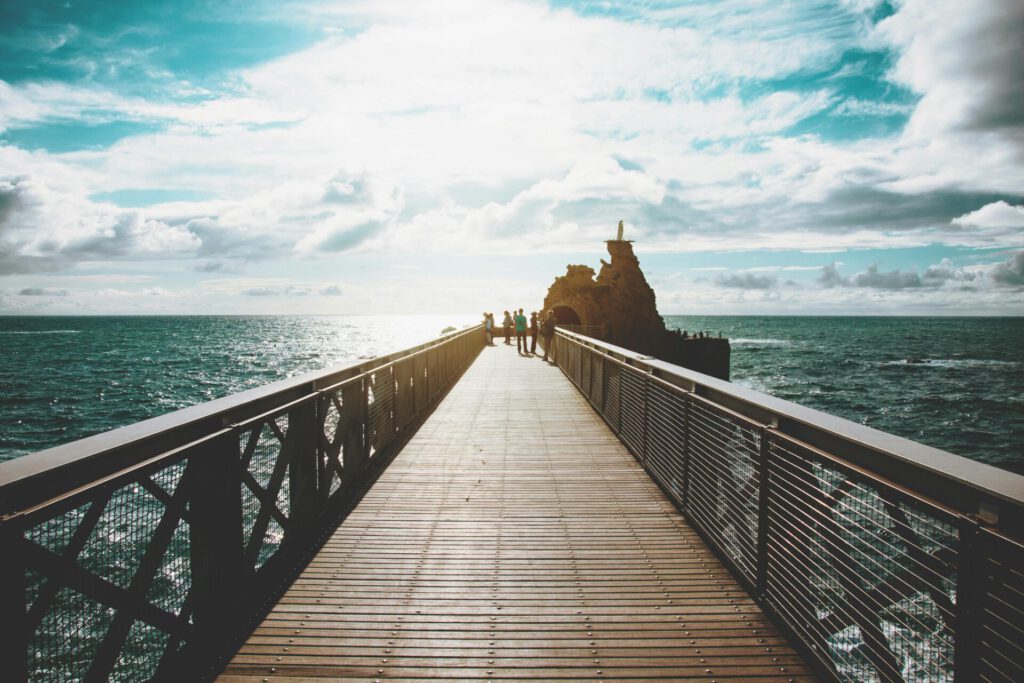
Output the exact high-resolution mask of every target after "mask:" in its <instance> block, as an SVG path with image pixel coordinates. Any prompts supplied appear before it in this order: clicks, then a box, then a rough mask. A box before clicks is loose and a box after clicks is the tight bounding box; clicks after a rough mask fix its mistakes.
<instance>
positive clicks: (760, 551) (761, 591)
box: [756, 426, 772, 599]
mask: <svg viewBox="0 0 1024 683" xmlns="http://www.w3.org/2000/svg"><path fill="white" fill-rule="evenodd" d="M771 434H772V432H771V427H767V426H765V427H761V444H760V446H761V447H760V450H759V452H758V464H757V467H758V473H757V478H758V482H757V483H758V486H757V589H756V597H757V598H758V599H763V598H764V597H765V595H766V594H767V592H768V500H769V499H768V493H769V490H768V486H769V479H768V456H769V454H770V452H771V444H770V442H769V439H771Z"/></svg>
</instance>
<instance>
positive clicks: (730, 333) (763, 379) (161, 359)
mask: <svg viewBox="0 0 1024 683" xmlns="http://www.w3.org/2000/svg"><path fill="white" fill-rule="evenodd" d="M473 322H475V316H461V317H460V316H442V317H432V316H391V317H366V316H351V317H326V316H325V317H300V316H280V317H225V316H209V317H203V316H199V317H46V318H40V317H0V345H2V347H3V362H2V364H0V459H7V458H11V457H16V456H18V455H22V454H25V453H29V452H32V451H36V450H41V449H43V448H48V447H51V446H55V445H58V444H61V443H65V442H67V441H72V440H74V439H78V438H82V437H84V436H88V435H90V434H95V433H98V432H101V431H105V430H107V429H112V428H114V427H118V426H122V425H125V424H130V423H132V422H136V421H138V420H142V419H145V418H148V417H153V416H155V415H160V414H163V413H166V412H169V411H172V410H176V409H178V408H182V407H185V406H188V405H192V404H194V403H199V402H202V401H206V400H210V399H213V398H216V397H219V396H224V395H227V394H230V393H234V392H237V391H241V390H244V389H248V388H251V387H254V386H258V385H260V384H265V383H267V382H271V381H274V380H277V379H281V378H283V377H287V376H291V375H295V374H299V373H302V372H306V371H309V370H316V369H321V368H326V367H330V366H331V365H335V364H337V363H340V362H343V361H346V360H350V359H354V358H359V357H372V356H376V355H380V354H384V353H386V352H388V351H393V350H397V349H401V348H405V347H408V346H411V345H414V344H417V343H419V342H422V341H426V340H427V339H430V338H432V337H435V336H437V335H438V334H439V333H440V331H441V329H442V328H444V327H446V326H449V325H454V326H457V327H461V326H462V325H465V324H470V323H473ZM666 323H667V324H668V325H669V326H670V327H678V328H680V329H686V330H689V331H691V332H693V331H696V330H705V331H710V332H712V333H714V334H716V335H717V334H718V333H719V332H721V333H722V334H723V336H727V337H729V338H730V339H731V340H732V378H733V381H734V382H736V383H738V384H741V385H743V386H746V387H750V388H752V389H756V390H758V391H763V392H766V393H769V394H773V395H775V396H778V397H780V398H784V399H787V400H790V401H794V402H796V403H800V404H803V405H806V406H809V407H812V408H817V409H819V410H823V411H826V412H829V413H834V414H836V415H840V416H842V417H845V418H848V419H850V420H853V421H856V422H861V423H864V424H868V425H870V426H872V427H875V428H878V429H882V430H884V431H888V432H893V433H895V434H899V435H901V436H905V437H907V438H910V439H914V440H915V441H920V442H922V443H926V444H929V445H932V446H937V447H939V448H943V449H945V450H948V451H951V452H953V453H957V454H959V455H963V456H965V457H969V458H973V459H976V460H980V461H983V462H987V463H990V464H994V465H998V466H1000V467H1004V468H1007V469H1010V470H1014V471H1017V472H1024V453H1022V451H1021V445H1020V444H1021V443H1022V437H1024V343H1022V339H1024V319H1022V318H891V317H885V318H881V317H880V318H849V317H834V318H832V317H754V316H722V317H709V316H667V317H666Z"/></svg>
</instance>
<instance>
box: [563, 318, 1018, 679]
mask: <svg viewBox="0 0 1024 683" xmlns="http://www.w3.org/2000/svg"><path fill="white" fill-rule="evenodd" d="M553 346H554V349H553V354H554V357H555V360H556V362H557V363H558V365H559V366H560V367H561V369H562V371H563V372H564V373H565V374H566V375H567V376H568V377H569V379H571V380H572V381H573V382H574V383H575V384H576V386H577V387H578V388H579V390H580V391H581V392H582V393H583V395H584V396H586V397H587V398H588V400H589V401H590V402H591V404H592V405H593V406H594V409H595V410H597V412H598V413H600V414H601V415H602V416H603V418H604V419H605V421H606V422H607V423H608V425H609V426H610V427H611V429H612V430H613V431H614V432H615V433H616V434H617V435H618V436H619V438H620V439H621V440H622V442H623V443H624V444H625V445H626V446H627V447H628V448H629V450H630V451H631V452H632V453H633V455H634V456H635V457H636V458H637V460H638V461H640V462H641V463H642V464H643V466H644V467H645V469H646V470H647V471H648V472H649V473H650V475H651V477H652V478H653V479H654V480H655V481H656V482H658V484H659V485H660V486H661V487H662V488H663V489H664V491H665V492H666V494H667V495H668V496H669V497H670V498H671V499H672V500H673V502H674V503H675V504H676V505H677V506H678V507H679V508H680V510H682V511H683V512H684V513H685V514H686V515H687V516H688V518H689V519H690V521H691V522H692V523H693V525H694V527H695V528H697V530H698V531H699V532H700V533H701V534H702V535H703V536H704V538H705V539H706V540H707V541H708V542H709V543H710V544H711V545H712V547H714V548H715V550H716V551H717V553H718V554H719V556H720V557H721V558H722V559H723V560H724V561H725V563H726V564H727V565H728V566H729V567H730V569H731V570H732V571H733V573H734V574H735V575H736V576H737V577H738V578H739V579H740V580H741V581H742V582H743V583H744V584H745V585H746V586H747V588H748V589H749V590H750V591H751V593H752V594H753V595H754V596H755V597H756V598H757V599H758V601H759V602H760V603H761V604H762V605H763V606H764V607H765V608H766V609H767V610H768V611H769V612H770V613H771V614H773V616H774V617H775V618H776V620H777V621H778V622H780V624H781V625H782V626H783V627H784V628H785V629H786V630H787V631H788V632H789V634H790V636H791V637H792V638H793V639H794V641H795V642H796V644H797V645H799V646H800V647H801V648H802V649H803V650H804V652H805V653H806V655H807V656H808V658H809V659H810V660H811V661H815V662H816V663H817V664H818V665H819V667H820V669H821V670H822V671H823V672H824V673H825V674H826V675H829V676H831V677H832V678H834V679H836V680H841V681H886V682H891V681H953V680H957V681H976V680H977V681H1022V680H1024V541H1022V538H1024V477H1021V476H1019V475H1016V474H1013V473H1010V472H1005V471H1003V470H999V469H996V468H993V467H990V466H988V465H984V464H981V463H977V462H973V461H969V460H966V459H964V458H960V457H958V456H954V455H952V454H950V453H946V452H944V451H940V450H938V449H934V448H930V447H928V446H924V445H922V444H918V443H914V442H912V441H908V440H906V439H902V438H900V437H896V436H894V435H891V434H885V433H883V432H879V431H877V430H874V429H870V428H868V427H865V426H863V425H858V424H854V423H852V422H849V421H847V420H843V419H841V418H838V417H835V416H832V415H827V414H824V413H821V412H818V411H815V410H811V409H809V408H804V407H803V406H799V405H796V404H793V403H789V402H787V401H783V400H780V399H776V398H774V397H771V396H767V395H765V394H760V393H758V392H754V391H750V390H747V389H743V388H741V387H737V386H735V385H732V384H730V383H729V382H725V381H722V380H718V379H715V378H713V377H709V376H707V375H702V374H700V373H697V372H693V371H690V370H687V369H685V368H681V367H678V366H674V365H671V364H668V363H664V362H661V361H658V360H656V359H653V358H651V357H650V356H642V355H639V354H636V353H633V352H630V351H628V350H626V349H622V348H619V347H615V346H612V345H609V344H604V343H602V342H599V341H597V340H594V339H592V338H587V337H584V336H580V335H577V334H573V333H571V332H567V331H566V330H559V331H558V333H557V335H556V337H555V339H554V343H553Z"/></svg>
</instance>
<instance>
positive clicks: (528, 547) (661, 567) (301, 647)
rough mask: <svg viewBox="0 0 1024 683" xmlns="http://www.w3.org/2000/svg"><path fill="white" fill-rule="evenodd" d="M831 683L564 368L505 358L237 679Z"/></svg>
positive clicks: (302, 583)
mask: <svg viewBox="0 0 1024 683" xmlns="http://www.w3.org/2000/svg"><path fill="white" fill-rule="evenodd" d="M323 678H331V679H332V680H383V679H387V680H420V681H422V680H447V681H451V680H493V681H498V680H520V681H522V680H619V681H625V680H647V679H656V678H661V679H672V680H686V679H691V680H703V681H710V680H718V679H719V678H721V679H727V680H729V681H733V682H735V681H743V680H749V681H755V680H756V681H764V680H783V681H785V680H800V681H810V680H816V679H815V677H814V674H813V671H812V670H811V669H810V668H809V667H808V666H807V665H806V664H805V663H804V662H803V661H802V660H801V658H800V657H799V656H798V655H797V654H796V652H794V651H793V649H792V648H791V647H789V645H788V644H787V643H786V640H785V639H784V638H783V636H782V635H781V634H780V633H779V631H778V630H777V629H776V628H775V627H774V626H773V625H772V623H771V622H770V621H769V620H768V619H767V618H766V617H765V615H764V614H763V613H762V612H761V610H760V608H758V606H757V605H756V604H755V603H754V601H753V600H752V599H751V598H750V596H749V595H748V594H747V593H746V592H744V591H743V590H742V589H741V588H740V586H739V585H738V584H737V583H736V582H735V580H733V579H732V578H731V576H730V575H729V573H728V571H726V570H725V568H724V567H723V566H722V564H721V563H720V562H719V561H718V560H717V559H716V558H715V556H714V555H713V554H712V553H711V552H710V551H709V550H708V548H707V547H706V546H705V544H704V543H703V542H702V541H701V539H700V538H699V537H698V536H697V534H696V533H695V532H694V531H693V530H692V529H691V528H690V527H689V526H688V525H687V523H686V521H685V520H684V519H683V517H682V516H681V515H680V514H679V513H678V512H677V511H676V510H675V508H674V507H673V505H672V503H671V502H670V501H669V500H668V499H667V498H665V496H664V495H663V493H662V492H661V490H660V489H659V488H658V486H657V485H656V484H655V483H654V482H653V481H651V479H650V478H649V477H648V476H647V474H646V473H645V472H644V471H643V469H642V468H641V467H640V465H638V464H637V462H636V461H635V460H634V458H633V456H632V455H630V454H629V452H628V451H627V450H626V449H625V447H624V446H623V445H622V444H621V443H620V442H619V441H618V439H617V438H616V437H615V435H614V434H612V432H611V431H610V430H609V429H608V428H607V426H606V425H605V424H604V422H603V421H602V420H601V419H600V417H599V416H598V415H597V414H596V413H594V411H593V409H592V408H591V407H590V405H589V404H588V403H587V402H586V400H585V399H584V398H583V397H582V396H581V395H580V394H579V393H578V392H577V391H576V389H575V388H574V387H573V386H572V384H571V383H570V382H569V381H568V380H567V379H565V377H564V376H563V375H562V373H561V372H560V371H559V370H558V369H557V368H554V367H552V366H550V365H547V364H545V363H543V362H542V361H540V360H539V359H536V358H524V357H521V356H519V355H518V354H516V353H514V352H512V351H510V350H509V349H508V348H504V347H502V346H501V345H499V346H496V347H491V348H489V349H486V350H485V351H484V353H483V354H481V356H480V358H479V359H478V360H477V361H476V363H475V364H474V365H473V366H472V367H471V368H470V369H469V371H468V372H467V373H466V375H465V376H464V377H463V378H462V380H461V381H460V382H459V384H458V385H457V386H456V387H455V388H454V389H453V390H452V392H451V393H450V394H449V395H448V396H447V397H446V399H445V400H444V402H443V403H442V404H441V405H440V406H439V407H438V409H437V410H436V411H435V413H434V414H433V415H432V416H431V417H430V418H429V419H428V420H427V421H426V422H425V423H424V424H423V426H422V427H421V428H420V430H419V431H418V432H417V433H416V434H415V435H414V436H413V438H412V439H411V441H410V442H409V443H408V444H407V445H406V447H405V448H404V449H403V451H402V452H401V453H400V454H399V455H398V457H397V458H396V459H395V461H394V462H393V463H392V464H391V466H390V467H389V468H388V470H387V471H386V472H385V473H384V474H383V475H382V476H381V478H380V480H379V481H378V482H377V483H376V484H375V485H374V487H373V488H372V489H371V490H370V491H369V492H368V494H367V495H366V496H365V498H364V499H363V500H362V502H361V503H360V504H359V506H358V507H357V508H356V509H355V510H354V511H353V512H352V514H350V515H349V517H348V518H347V519H346V521H345V523H344V524H343V525H342V526H341V527H340V528H338V529H337V531H336V532H335V533H334V534H333V535H332V537H331V538H330V539H329V540H328V541H327V543H326V544H325V546H324V547H323V548H322V550H321V551H320V552H319V553H318V555H317V556H316V557H315V558H314V559H313V561H312V562H311V563H310V564H309V566H308V567H307V568H306V569H305V571H304V572H303V574H302V575H301V576H300V577H299V578H298V579H297V580H296V581H295V583H294V584H293V585H292V586H291V588H290V589H289V590H288V592H287V593H286V594H285V595H284V596H283V597H282V599H281V600H280V602H279V604H277V605H276V606H275V608H274V609H273V610H272V611H271V613H270V614H269V615H268V616H267V617H266V619H265V620H264V621H263V623H262V624H260V625H259V627H257V629H256V630H255V631H254V632H253V634H252V635H251V636H250V637H249V639H248V641H247V642H246V643H245V644H244V645H243V646H242V648H241V649H240V650H239V652H238V653H237V654H236V655H235V657H234V658H233V659H232V661H231V662H230V663H229V665H228V666H227V668H226V670H225V671H224V672H223V674H222V676H221V680H223V681H252V680H259V681H264V680H266V681H269V680H280V681H314V680H322V679H323Z"/></svg>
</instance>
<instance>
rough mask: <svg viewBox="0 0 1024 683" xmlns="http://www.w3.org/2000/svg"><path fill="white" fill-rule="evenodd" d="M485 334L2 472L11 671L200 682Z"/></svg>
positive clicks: (269, 389)
mask: <svg viewBox="0 0 1024 683" xmlns="http://www.w3.org/2000/svg"><path fill="white" fill-rule="evenodd" d="M483 343H484V338H483V334H482V331H481V327H475V328H471V329H468V330H464V331H461V332H457V333H453V334H450V335H448V336H445V337H442V338H440V339H438V340H435V341H433V342H430V343H428V344H424V345H421V346H417V347H415V348H412V349H409V350H406V351H403V352H400V353H395V354H392V355H391V356H388V357H384V358H378V359H375V360H372V361H358V362H355V363H352V364H349V365H346V366H342V367H339V368H332V369H330V370H325V371H322V372H317V373H311V374H307V375H303V376H301V377H297V378H294V379H290V380H285V381H283V382H278V383H275V384H271V385H268V386H266V387H261V388H259V389H254V390H251V391H247V392H244V393H241V394H236V395H233V396H229V397H226V398H223V399H219V400H216V401H211V402H209V403H205V404H201V405H198V406H194V407H192V408H187V409H185V410H181V411H178V412H175V413H171V414H169V415H165V416H162V417H158V418H155V419H153V420H147V421H145V422H141V423H138V424H135V425H131V426H129V427H125V428H122V429H117V430H113V431H111V432H107V433H105V434H100V435H97V436H94V437H90V438H87V439H82V440H80V441H76V442H74V443H70V444H67V445H65V446H60V447H58V448H54V449H51V450H48V451H43V452H40V453H36V454H33V455H28V456H25V457H22V458H18V459H15V460H11V461H8V462H5V463H0V557H2V560H0V615H2V622H3V631H4V637H3V638H2V639H0V672H3V675H2V677H3V678H4V680H11V681H18V680H25V679H31V680H33V681H61V682H64V681H73V680H80V681H104V680H108V679H113V680H118V681H145V680H150V679H154V678H157V679H163V680H192V679H194V678H195V677H197V676H199V677H201V676H203V675H207V674H205V673H204V672H203V667H205V666H209V665H210V664H211V663H212V662H211V658H212V657H216V656H220V655H221V654H222V653H221V652H220V651H218V648H223V647H224V646H225V645H226V644H227V643H228V642H229V641H230V636H228V635H227V634H228V633H230V632H231V631H232V630H235V631H237V630H238V628H239V626H243V625H244V624H245V622H246V621H247V620H251V619H252V618H253V616H254V615H255V614H256V613H258V611H259V609H260V608H261V607H262V606H263V603H265V602H266V601H267V600H268V599H269V598H270V597H271V596H272V595H273V594H274V592H275V591H276V590H278V589H279V588H280V585H281V582H282V577H283V576H286V574H287V571H290V570H291V569H292V567H293V566H294V564H295V563H296V558H299V557H301V556H302V555H303V554H304V553H308V552H310V550H311V549H312V548H313V547H314V546H315V545H316V542H317V541H318V540H319V539H320V538H322V536H323V535H324V534H325V533H327V532H328V531H329V527H330V526H331V524H332V523H333V522H334V521H336V520H337V519H338V516H339V514H341V513H342V512H343V511H344V510H345V508H346V506H348V505H351V503H352V501H353V500H354V499H355V498H356V497H357V496H358V495H359V493H360V489H361V488H364V487H365V486H366V485H367V481H368V480H369V479H370V476H371V474H372V473H373V471H374V470H375V469H376V470H379V468H380V467H381V466H382V465H383V464H384V463H386V461H387V458H388V456H389V455H390V452H392V451H393V450H394V448H393V446H394V445H395V444H397V443H398V442H399V441H400V440H401V439H403V438H404V437H405V436H407V435H408V433H409V432H410V430H411V428H413V427H415V424H414V423H415V421H417V420H418V419H420V418H421V417H422V416H423V415H424V414H425V413H426V412H428V411H429V410H430V409H431V408H432V407H433V406H434V405H435V404H436V403H437V402H438V401H439V400H440V398H441V397H442V395H443V393H444V392H445V391H446V390H447V389H448V388H449V387H450V386H451V385H452V383H453V382H454V381H455V380H456V379H457V378H458V377H459V375H460V374H461V373H462V371H463V370H464V369H465V368H466V367H468V366H469V364H470V363H471V362H472V361H473V359H474V358H476V356H477V354H478V353H479V352H480V350H481V349H482V348H483Z"/></svg>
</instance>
